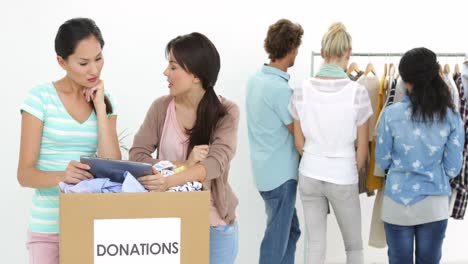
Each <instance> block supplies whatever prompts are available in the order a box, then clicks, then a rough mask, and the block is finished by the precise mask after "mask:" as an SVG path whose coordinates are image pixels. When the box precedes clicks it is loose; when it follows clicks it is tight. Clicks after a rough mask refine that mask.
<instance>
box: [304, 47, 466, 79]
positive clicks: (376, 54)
mask: <svg viewBox="0 0 468 264" xmlns="http://www.w3.org/2000/svg"><path fill="white" fill-rule="evenodd" d="M403 54H405V53H390V52H369V53H364V52H357V53H351V57H401V56H403ZM436 55H437V57H465V56H466V53H462V52H456V53H452V52H448V53H436ZM317 56H321V54H320V52H314V51H312V60H311V69H310V76H314V66H315V64H314V62H315V57H317Z"/></svg>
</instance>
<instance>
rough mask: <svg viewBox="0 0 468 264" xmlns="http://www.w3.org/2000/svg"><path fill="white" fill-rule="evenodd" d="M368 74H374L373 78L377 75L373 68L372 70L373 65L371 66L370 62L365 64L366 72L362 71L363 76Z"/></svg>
mask: <svg viewBox="0 0 468 264" xmlns="http://www.w3.org/2000/svg"><path fill="white" fill-rule="evenodd" d="M369 73H372V74H374V76H377V73H376V72H375V68H374V65H373V64H372V62H369V63H368V64H367V67H366V70H365V71H364V75H367V74H369Z"/></svg>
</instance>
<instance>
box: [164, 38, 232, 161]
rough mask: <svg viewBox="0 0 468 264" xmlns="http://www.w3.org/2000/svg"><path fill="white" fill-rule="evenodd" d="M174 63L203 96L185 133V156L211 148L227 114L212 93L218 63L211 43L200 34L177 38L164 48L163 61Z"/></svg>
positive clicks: (213, 92)
mask: <svg viewBox="0 0 468 264" xmlns="http://www.w3.org/2000/svg"><path fill="white" fill-rule="evenodd" d="M170 54H172V56H173V58H174V60H175V61H176V62H177V63H178V64H179V65H180V66H181V67H182V68H183V69H184V70H185V71H186V72H189V73H192V74H193V75H195V76H196V77H197V78H199V79H200V81H201V84H202V87H203V89H204V90H205V94H204V95H203V97H202V99H201V101H200V103H199V104H198V108H197V119H196V121H195V125H194V126H193V128H192V129H190V130H188V131H187V132H188V134H189V146H188V150H189V151H188V153H190V151H191V150H192V149H193V147H194V146H197V145H206V144H210V141H211V137H212V135H213V131H214V129H215V128H216V125H217V124H218V121H219V120H220V119H221V118H222V117H224V116H225V115H226V113H227V110H226V108H225V107H224V106H223V105H222V104H221V102H220V100H219V98H218V96H217V95H216V93H215V91H214V86H215V84H216V81H217V79H218V73H219V69H220V67H221V62H220V58H219V54H218V51H217V50H216V47H215V46H214V45H213V43H212V42H211V41H210V40H209V39H208V38H207V37H206V36H205V35H203V34H201V33H197V32H193V33H190V34H187V35H183V36H178V37H176V38H174V39H172V40H171V41H169V43H168V44H167V45H166V57H169V55H170Z"/></svg>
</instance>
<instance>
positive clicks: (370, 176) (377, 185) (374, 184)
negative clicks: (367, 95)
mask: <svg viewBox="0 0 468 264" xmlns="http://www.w3.org/2000/svg"><path fill="white" fill-rule="evenodd" d="M386 78H387V76H386V75H383V76H382V78H381V79H380V87H379V96H378V98H377V112H375V113H374V116H375V118H376V122H375V123H376V124H375V127H376V126H377V125H378V123H379V120H378V118H379V117H380V113H381V112H382V109H383V105H384V96H385V85H386V84H385V83H386ZM375 127H374V130H373V133H372V142H371V147H370V149H369V157H370V161H369V166H368V173H367V182H366V186H367V189H368V190H371V191H372V190H379V189H382V187H383V181H384V178H382V177H380V176H376V175H375V173H374V170H375V166H376V164H375V135H376V129H375Z"/></svg>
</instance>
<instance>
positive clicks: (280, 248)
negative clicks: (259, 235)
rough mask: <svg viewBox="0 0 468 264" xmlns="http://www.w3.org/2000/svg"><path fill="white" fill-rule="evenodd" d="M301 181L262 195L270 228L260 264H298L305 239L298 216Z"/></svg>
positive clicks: (285, 184)
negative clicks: (298, 247) (298, 252)
mask: <svg viewBox="0 0 468 264" xmlns="http://www.w3.org/2000/svg"><path fill="white" fill-rule="evenodd" d="M296 193H297V181H296V180H289V181H286V182H285V183H283V184H282V185H280V186H279V187H278V188H276V189H273V190H271V191H266V192H260V195H261V196H262V198H263V200H264V201H265V211H266V215H267V225H266V230H265V235H264V237H263V240H262V244H261V246H260V262H259V263H260V264H275V263H278V264H290V263H294V257H295V253H296V243H297V240H298V239H299V237H300V235H301V230H300V228H299V220H298V218H297V213H296V208H295V204H296Z"/></svg>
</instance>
